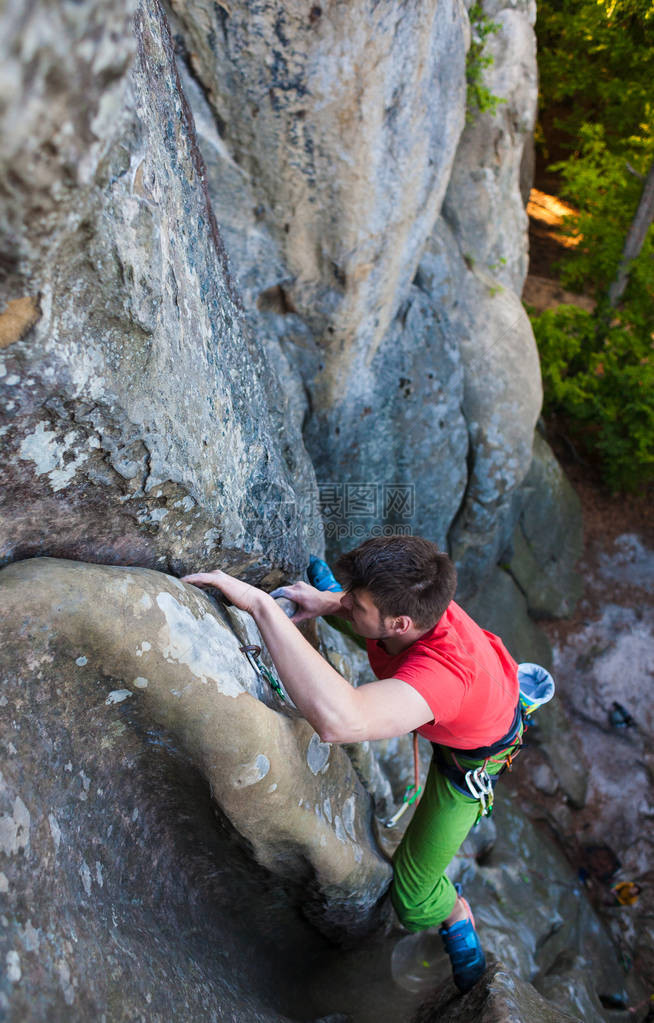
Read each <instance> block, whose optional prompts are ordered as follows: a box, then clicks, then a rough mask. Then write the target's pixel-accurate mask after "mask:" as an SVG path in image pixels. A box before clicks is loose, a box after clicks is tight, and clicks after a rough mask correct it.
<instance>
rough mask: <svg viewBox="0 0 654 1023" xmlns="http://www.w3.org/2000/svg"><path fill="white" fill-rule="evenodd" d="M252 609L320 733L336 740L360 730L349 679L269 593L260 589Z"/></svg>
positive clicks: (286, 683) (300, 706) (276, 659)
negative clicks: (309, 639)
mask: <svg viewBox="0 0 654 1023" xmlns="http://www.w3.org/2000/svg"><path fill="white" fill-rule="evenodd" d="M250 610H251V613H252V615H253V617H254V619H255V621H256V623H257V625H258V627H259V632H260V633H261V637H262V639H263V641H264V643H265V644H266V646H267V648H268V650H269V652H270V656H271V657H272V659H273V662H274V664H275V667H276V668H277V672H278V674H279V677H280V679H281V680H282V682H283V683H284V687H285V688H286V690H287V692H288V694H289V696H290V697H291V699H292V700H293V702H294V703H295V705H296V707H297V708H298V710H299V711H300V713H301V714H302V716H303V717H305V718H306V719H307V721H309V723H310V724H311V725H313V727H314V728H315V730H316V731H317V732H318V734H319V735H320V737H321V738H323V739H326V740H327V741H334V739H335V737H336V736H338V735H340V734H341V733H343V732H344V731H345V732H348V733H349V732H350V731H358V730H359V728H360V727H361V724H362V723H360V722H359V720H358V719H359V717H360V714H359V711H358V707H357V701H356V698H355V693H356V690H354V689H353V688H352V686H351V685H350V684H349V682H347V681H346V680H345V679H344V678H343V676H342V675H339V673H338V672H337V671H336V670H335V669H334V668H332V666H331V665H330V664H329V663H328V662H327V661H326V660H325V658H324V657H322V656H321V655H320V654H319V653H318V651H317V650H314V648H313V647H312V646H311V644H310V643H308V642H307V640H306V639H305V638H304V636H303V635H302V633H301V632H299V631H298V629H297V628H296V626H295V625H293V623H292V622H290V621H289V620H288V618H287V617H286V615H285V614H284V612H283V611H282V609H281V608H280V607H278V606H277V604H276V603H275V601H274V600H273V598H272V597H270V596H269V595H268V594H267V593H263V592H259V593H258V594H257V597H256V599H255V600H254V601H253V602H252V606H251V609H250ZM336 741H338V740H336Z"/></svg>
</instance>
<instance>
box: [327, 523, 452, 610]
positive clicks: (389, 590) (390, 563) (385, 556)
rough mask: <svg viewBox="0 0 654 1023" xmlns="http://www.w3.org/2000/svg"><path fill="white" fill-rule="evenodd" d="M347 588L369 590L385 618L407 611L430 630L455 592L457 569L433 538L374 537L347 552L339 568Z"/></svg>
mask: <svg viewBox="0 0 654 1023" xmlns="http://www.w3.org/2000/svg"><path fill="white" fill-rule="evenodd" d="M335 572H336V575H337V577H338V579H339V581H340V582H341V583H342V585H343V586H344V588H345V589H346V590H368V592H369V593H370V595H371V597H372V599H373V601H374V604H375V607H376V608H377V610H378V611H379V613H380V615H381V617H382V618H392V617H396V616H398V615H408V616H409V617H410V618H411V619H412V620H413V623H414V625H417V626H418V628H424V629H430V628H432V627H433V626H434V625H435V624H436V622H437V621H438V620H439V618H441V616H442V615H443V613H444V611H445V609H446V607H447V605H448V604H449V603H450V601H451V600H452V598H453V597H454V593H455V591H456V568H455V567H454V565H453V563H452V561H451V560H450V558H449V557H448V556H447V554H443V552H442V551H439V549H438V547H437V546H436V544H435V543H432V542H431V540H424V539H423V538H422V537H420V536H390V537H381V536H379V537H372V538H371V539H370V540H365V541H364V542H363V543H362V544H359V546H358V547H355V548H354V550H353V551H348V552H347V554H342V555H341V556H340V558H339V559H338V561H337V562H336V567H335Z"/></svg>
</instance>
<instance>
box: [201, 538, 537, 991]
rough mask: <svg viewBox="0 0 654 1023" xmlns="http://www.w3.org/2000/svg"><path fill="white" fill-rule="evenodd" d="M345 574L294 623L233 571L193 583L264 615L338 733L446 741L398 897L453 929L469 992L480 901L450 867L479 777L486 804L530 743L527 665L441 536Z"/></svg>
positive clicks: (295, 594)
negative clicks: (361, 654)
mask: <svg viewBox="0 0 654 1023" xmlns="http://www.w3.org/2000/svg"><path fill="white" fill-rule="evenodd" d="M336 574H337V575H338V577H339V579H340V581H341V582H342V584H343V591H336V590H328V589H322V590H319V589H316V588H315V587H313V586H309V585H308V584H307V583H304V582H296V583H294V584H293V585H291V586H287V587H284V595H285V596H287V597H289V598H290V599H291V600H293V601H295V602H296V604H297V605H298V610H297V612H296V613H295V615H294V617H293V619H292V620H289V619H288V618H287V616H286V615H285V614H284V612H283V611H282V610H281V608H280V607H279V606H278V605H277V604H276V603H275V600H274V599H273V597H272V596H271V595H269V594H267V593H264V592H263V591H262V590H259V589H257V588H256V587H254V586H250V585H248V584H247V583H244V582H241V581H240V580H238V579H235V578H233V577H232V576H229V575H227V574H226V573H225V572H221V571H219V570H217V571H215V572H200V573H198V574H196V575H189V576H186V577H185V579H184V581H185V582H188V583H194V584H196V585H199V586H214V587H217V588H218V589H219V590H221V591H222V593H223V594H224V595H225V597H226V598H227V599H228V600H230V601H231V602H232V603H234V604H235V605H236V606H237V607H240V608H242V609H243V610H244V611H248V612H249V613H250V614H251V615H252V616H253V617H254V619H255V620H256V623H257V625H258V627H259V631H260V632H261V635H262V637H263V639H264V641H265V643H266V646H267V647H268V650H269V652H270V655H271V657H272V659H273V661H274V663H275V666H276V668H277V671H278V673H279V676H280V678H281V680H282V682H283V684H284V686H285V687H286V689H287V691H288V693H289V694H290V696H291V697H292V699H293V701H294V702H295V704H296V706H297V707H298V709H299V711H300V712H301V713H302V714H303V715H304V717H305V718H306V719H307V720H308V721H309V722H310V724H311V725H312V726H313V727H314V728H315V730H316V731H317V732H318V734H319V735H320V738H321V739H322V740H323V741H324V742H360V741H363V740H365V739H385V738H390V737H392V736H397V735H402V734H404V733H406V732H410V731H412V730H417V731H418V733H419V734H420V735H423V736H425V738H427V739H428V740H430V741H431V742H432V744H433V747H434V757H433V760H432V764H431V768H430V771H429V776H428V778H427V782H426V785H425V790H424V793H423V795H422V798H421V800H420V802H419V804H418V806H417V809H416V812H415V814H414V816H413V819H412V821H411V823H410V824H409V827H408V828H407V831H406V833H405V835H404V838H403V839H402V842H401V844H400V846H399V847H398V849H397V852H396V854H395V857H394V860H393V867H394V877H393V883H392V887H391V899H392V903H393V906H394V908H395V910H396V912H397V915H398V917H399V919H400V921H401V922H402V924H403V925H404V926H405V927H406V928H407V929H408V930H409V931H420V930H423V929H425V928H428V927H436V926H437V927H439V928H440V933H441V934H442V936H443V941H444V944H445V948H446V950H447V952H448V954H449V956H450V959H451V962H452V969H453V975H454V981H455V983H456V984H457V986H458V987H459V989H460V990H461V991H467V990H469V988H471V987H472V985H473V984H474V983H475V982H476V981H477V980H478V979H479V977H480V976H481V975H482V973H483V972H484V970H485V965H486V964H485V959H484V953H483V950H482V947H481V944H480V941H479V938H478V936H477V932H476V930H475V924H474V918H473V916H472V913H471V911H470V906H469V905H468V903H467V901H466V900H465V898H463V896H462V894H461V892H460V889H459V890H458V891H457V890H455V888H454V886H453V884H452V882H451V881H450V880H449V878H448V877H447V876H446V874H445V869H446V867H447V865H448V864H449V862H450V861H451V859H452V857H453V856H454V855H455V854H456V852H457V851H458V849H459V847H460V845H461V843H462V842H463V840H464V838H465V837H466V835H467V833H468V831H469V830H470V828H471V827H472V825H473V824H474V823H475V821H476V820H477V819H478V816H479V812H480V800H479V799H478V798H476V797H475V796H474V795H473V794H472V791H473V789H474V787H475V784H477V785H479V784H481V785H482V788H483V787H485V788H486V790H487V794H486V796H484V795H483V793H481V792H480V796H481V806H482V807H483V806H484V804H485V801H486V802H487V801H488V800H489V799H492V788H491V785H490V783H489V777H490V778H493V776H496V775H497V774H498V773H499V772H500V771H501V770H502V768H503V767H504V765H505V763H507V761H508V762H510V758H511V756H512V755H513V754H514V753H515V752H516V751H517V748H518V747H519V745H520V739H521V734H522V719H521V714H520V707H519V687H518V665H517V664H516V662H515V661H514V660H513V658H512V657H511V656H510V654H509V653H508V652H507V650H506V649H505V647H504V645H503V644H502V642H501V640H500V639H498V637H497V636H494V635H493V634H492V633H489V632H485V631H484V630H483V629H481V628H480V627H479V626H478V625H476V624H475V622H474V621H472V619H471V618H470V617H469V616H468V615H467V614H466V613H465V612H464V611H463V610H462V608H460V607H459V606H458V605H457V604H456V603H455V602H454V600H453V599H452V598H453V596H454V592H455V590H456V569H455V568H454V565H453V564H452V562H451V561H450V559H449V557H448V556H447V555H446V554H443V553H442V552H441V551H439V550H438V548H437V547H436V545H435V544H433V543H431V542H430V541H428V540H424V539H421V538H420V537H406V536H397V537H388V538H387V537H385V538H373V539H370V540H367V541H365V542H364V543H362V544H361V545H360V546H359V547H357V548H355V550H353V551H350V552H349V553H347V554H344V555H343V556H342V557H341V558H340V559H339V561H338V563H337V565H336ZM319 615H340V616H342V617H343V618H345V619H347V620H348V621H349V622H350V623H351V625H352V627H353V629H354V630H355V632H356V633H357V634H358V635H360V636H362V637H363V638H364V639H365V640H366V649H367V653H368V658H369V661H370V665H371V667H372V670H373V672H374V674H375V675H376V677H377V680H378V681H376V682H371V683H370V684H369V685H364V686H360V687H359V688H357V689H355V688H353V687H352V686H351V685H350V684H349V683H348V682H347V681H346V679H345V678H343V676H342V675H339V673H338V672H337V671H336V670H335V669H334V668H332V667H331V665H330V664H328V662H327V661H326V660H325V659H324V658H323V657H321V655H320V654H319V653H318V652H317V651H316V650H315V649H314V648H313V647H312V646H311V645H310V644H309V643H308V642H307V640H305V639H304V637H303V636H302V634H301V633H300V632H299V630H298V629H297V628H295V625H294V624H293V623H294V622H295V623H296V624H297V623H299V622H301V621H304V620H306V619H309V618H315V617H317V616H319ZM475 772H477V773H476V774H475ZM484 772H486V773H484ZM466 775H467V776H468V779H469V780H470V779H473V781H472V786H473V789H471V788H470V785H469V782H467V781H466ZM475 778H476V779H477V781H476V782H475V781H474V779H475ZM484 782H485V786H484V784H483V783H484ZM488 792H490V793H491V794H490V796H489V795H488Z"/></svg>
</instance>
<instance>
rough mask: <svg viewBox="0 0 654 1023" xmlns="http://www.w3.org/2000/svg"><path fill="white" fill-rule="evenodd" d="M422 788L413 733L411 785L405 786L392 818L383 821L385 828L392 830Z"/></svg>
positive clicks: (418, 756) (416, 798)
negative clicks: (400, 801)
mask: <svg viewBox="0 0 654 1023" xmlns="http://www.w3.org/2000/svg"><path fill="white" fill-rule="evenodd" d="M421 792H422V788H421V785H420V753H419V750H418V733H417V732H414V733H413V785H407V787H406V790H405V792H404V796H403V798H402V803H401V804H400V806H399V807H398V809H397V810H396V811H395V813H394V814H393V816H392V817H389V818H388V819H387V820H385V821H384V827H385V828H394V827H395V825H396V824H397V822H398V821H399V819H400V818H401V817H402V815H403V814H405V813H406V811H407V810H408V809H409V807H410V806H412V805H413V804H414V803H416V802H417V801H418V799H419V798H420V793H421Z"/></svg>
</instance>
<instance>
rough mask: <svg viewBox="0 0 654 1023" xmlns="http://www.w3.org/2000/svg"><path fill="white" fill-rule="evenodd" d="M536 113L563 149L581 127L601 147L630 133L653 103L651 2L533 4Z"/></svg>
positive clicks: (545, 0) (558, 0)
mask: <svg viewBox="0 0 654 1023" xmlns="http://www.w3.org/2000/svg"><path fill="white" fill-rule="evenodd" d="M536 32H537V36H538V50H539V59H538V66H539V73H540V82H541V107H542V108H544V109H545V110H546V111H547V110H550V109H551V108H552V107H554V108H555V109H556V113H557V118H556V122H555V127H556V129H557V130H558V131H559V132H563V133H564V134H565V135H567V136H568V140H569V146H570V147H571V148H573V149H574V148H575V147H576V140H577V138H578V135H579V131H580V129H581V125H582V124H584V123H591V122H592V123H601V124H602V125H603V126H604V129H605V131H606V135H607V138H608V139H613V138H615V139H618V140H621V139H623V138H625V137H628V136H629V135H631V134H633V133H634V132H635V131H637V128H638V125H639V124H640V123H641V121H642V119H643V111H644V110H645V108H646V106H647V104H648V103H649V102H650V101H651V97H652V81H654V0H540V3H539V5H538V18H537V22H536Z"/></svg>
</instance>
